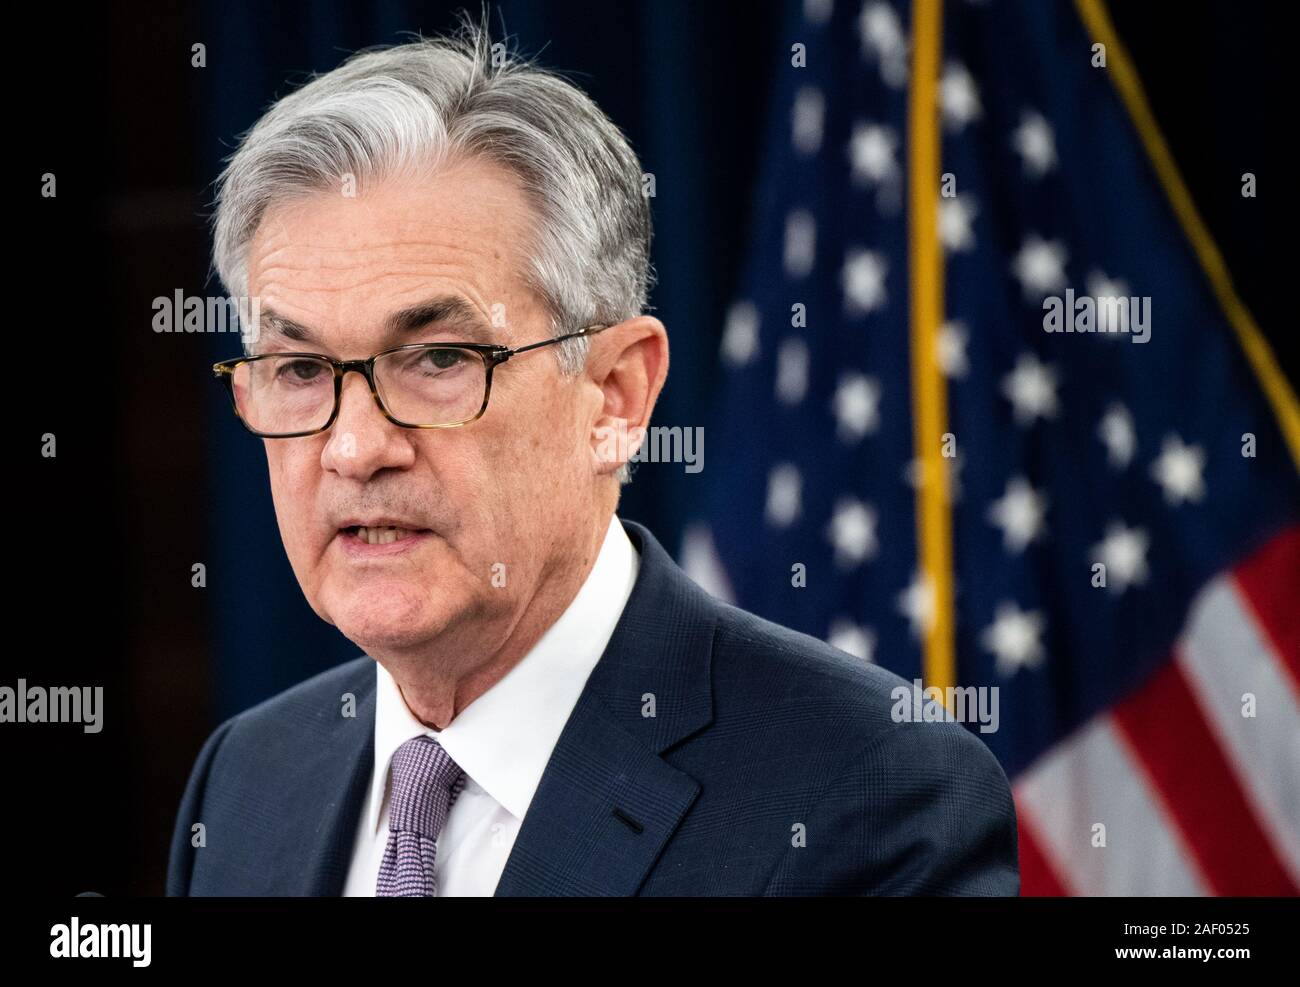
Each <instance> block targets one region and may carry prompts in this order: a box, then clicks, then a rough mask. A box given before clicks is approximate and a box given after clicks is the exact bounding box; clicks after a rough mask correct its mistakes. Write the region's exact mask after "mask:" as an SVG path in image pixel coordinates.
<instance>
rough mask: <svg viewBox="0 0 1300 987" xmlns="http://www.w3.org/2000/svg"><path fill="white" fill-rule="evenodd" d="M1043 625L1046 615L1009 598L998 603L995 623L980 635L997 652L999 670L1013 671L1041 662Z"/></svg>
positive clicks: (992, 650)
mask: <svg viewBox="0 0 1300 987" xmlns="http://www.w3.org/2000/svg"><path fill="white" fill-rule="evenodd" d="M1043 625H1044V620H1043V615H1042V614H1040V613H1038V612H1037V611H1035V610H1031V611H1028V612H1026V611H1023V610H1021V609H1020V607H1018V606H1017V605H1016V604H1015V603H1010V602H1007V603H1000V604H998V609H997V612H996V614H995V615H994V618H993V623H992V624H990V625H989V626H988V627H987V628H985V630H984V634H983V636H982V637H981V643H982V644H983V645H984V649H985V650H986V651H991V652H993V654H994V655H996V656H997V663H996V664H997V670H998V674H1000V675H1004V676H1009V675H1014V674H1015V673H1016V672H1017V671H1019V670H1020V669H1022V668H1036V667H1037V666H1038V665H1040V664H1041V663H1042V660H1043V643H1042V641H1041V640H1040V638H1041V636H1042V633H1043Z"/></svg>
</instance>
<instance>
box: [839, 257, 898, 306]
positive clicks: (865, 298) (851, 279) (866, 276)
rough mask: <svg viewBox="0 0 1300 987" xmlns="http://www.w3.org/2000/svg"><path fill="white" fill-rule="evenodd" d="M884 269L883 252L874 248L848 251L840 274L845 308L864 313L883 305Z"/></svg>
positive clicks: (885, 266)
mask: <svg viewBox="0 0 1300 987" xmlns="http://www.w3.org/2000/svg"><path fill="white" fill-rule="evenodd" d="M886 270H887V265H886V263H885V257H884V255H883V254H881V253H878V252H877V251H874V250H851V251H849V255H848V257H847V258H846V259H845V261H844V271H843V275H842V280H843V286H844V306H845V308H847V309H848V310H849V311H851V312H856V313H859V314H865V313H867V312H870V311H872V310H873V309H877V308H880V307H881V306H882V305H884V304H885V272H886Z"/></svg>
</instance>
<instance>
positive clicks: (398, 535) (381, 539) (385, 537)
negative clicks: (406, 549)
mask: <svg viewBox="0 0 1300 987" xmlns="http://www.w3.org/2000/svg"><path fill="white" fill-rule="evenodd" d="M410 533H411V531H410V529H409V528H392V527H389V528H357V537H358V538H359V539H361V540H362V541H363V542H365V543H366V544H367V545H389V544H392V543H393V542H395V541H398V540H399V539H402V538H405V537H407V536H408V535H409V534H410Z"/></svg>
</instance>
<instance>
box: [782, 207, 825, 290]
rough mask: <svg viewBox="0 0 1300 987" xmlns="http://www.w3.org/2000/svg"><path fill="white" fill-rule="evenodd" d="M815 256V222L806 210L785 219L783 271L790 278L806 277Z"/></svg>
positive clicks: (794, 212)
mask: <svg viewBox="0 0 1300 987" xmlns="http://www.w3.org/2000/svg"><path fill="white" fill-rule="evenodd" d="M816 254H817V221H816V220H815V219H813V215H812V213H810V212H808V210H806V209H795V210H793V211H792V212H791V213H790V214H789V215H787V216H786V217H785V251H784V262H785V271H786V274H788V275H789V276H790V277H792V278H802V277H807V276H808V274H809V272H810V271H812V269H813V260H814V259H815V257H816Z"/></svg>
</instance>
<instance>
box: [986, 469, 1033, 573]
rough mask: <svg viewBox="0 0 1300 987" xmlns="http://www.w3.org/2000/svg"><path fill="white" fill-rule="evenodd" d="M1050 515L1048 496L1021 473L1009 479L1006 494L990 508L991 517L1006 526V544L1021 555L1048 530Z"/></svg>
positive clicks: (1004, 534) (1007, 547) (1003, 530)
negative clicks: (1045, 522) (1046, 521)
mask: <svg viewBox="0 0 1300 987" xmlns="http://www.w3.org/2000/svg"><path fill="white" fill-rule="evenodd" d="M1046 515H1047V497H1046V496H1045V495H1043V494H1041V493H1039V492H1037V491H1036V490H1034V488H1033V487H1032V486H1030V485H1029V481H1028V480H1026V479H1025V478H1024V477H1020V476H1018V477H1015V478H1013V479H1011V480H1009V481H1008V482H1007V489H1006V493H1004V494H1003V495H1002V496H1001V497H1000V498H999V499H998V500H995V501H994V502H993V504H992V506H990V508H989V520H990V521H991V522H992V523H993V524H995V525H997V526H998V527H999V528H1001V529H1002V543H1003V545H1004V546H1006V549H1007V551H1008V552H1013V553H1015V554H1017V555H1019V554H1020V553H1021V552H1023V551H1024V550H1025V548H1026V546H1028V545H1029V543H1030V542H1032V541H1033V540H1034V539H1035V538H1037V537H1038V536H1039V535H1041V534H1042V533H1043V532H1044V531H1045V530H1046V526H1045V525H1044V524H1043V519H1044V518H1045V517H1046Z"/></svg>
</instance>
